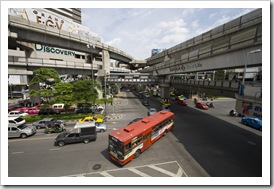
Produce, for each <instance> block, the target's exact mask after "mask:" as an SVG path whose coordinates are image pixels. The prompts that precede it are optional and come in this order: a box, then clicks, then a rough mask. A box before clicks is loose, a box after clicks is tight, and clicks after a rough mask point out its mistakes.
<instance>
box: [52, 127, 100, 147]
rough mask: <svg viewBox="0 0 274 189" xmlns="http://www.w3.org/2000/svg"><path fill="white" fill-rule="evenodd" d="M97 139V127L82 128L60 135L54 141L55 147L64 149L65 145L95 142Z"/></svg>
mask: <svg viewBox="0 0 274 189" xmlns="http://www.w3.org/2000/svg"><path fill="white" fill-rule="evenodd" d="M96 138H97V133H96V127H95V126H94V127H81V128H76V129H72V130H70V131H68V132H64V133H61V134H59V135H58V136H57V137H56V138H55V140H54V146H59V147H62V146H64V145H65V144H73V143H80V142H83V143H84V144H87V143H89V142H90V141H95V140H96Z"/></svg>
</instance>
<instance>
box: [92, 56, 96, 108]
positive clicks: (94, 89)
mask: <svg viewBox="0 0 274 189" xmlns="http://www.w3.org/2000/svg"><path fill="white" fill-rule="evenodd" d="M94 61H95V58H93V61H92V63H91V66H92V70H91V74H92V76H91V77H92V90H93V93H94V98H93V112H94V113H95V88H94V72H93V69H94V66H93V65H94Z"/></svg>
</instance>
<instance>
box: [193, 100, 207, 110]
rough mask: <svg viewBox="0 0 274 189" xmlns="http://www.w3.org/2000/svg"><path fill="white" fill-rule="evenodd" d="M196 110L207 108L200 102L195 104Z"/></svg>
mask: <svg viewBox="0 0 274 189" xmlns="http://www.w3.org/2000/svg"><path fill="white" fill-rule="evenodd" d="M196 108H200V109H203V110H208V106H207V105H206V104H204V103H202V102H197V103H196Z"/></svg>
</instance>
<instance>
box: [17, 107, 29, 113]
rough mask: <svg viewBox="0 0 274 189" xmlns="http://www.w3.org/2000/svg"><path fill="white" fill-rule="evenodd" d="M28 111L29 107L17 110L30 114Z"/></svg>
mask: <svg viewBox="0 0 274 189" xmlns="http://www.w3.org/2000/svg"><path fill="white" fill-rule="evenodd" d="M28 110H29V108H28V107H20V108H17V109H16V111H22V112H24V113H28Z"/></svg>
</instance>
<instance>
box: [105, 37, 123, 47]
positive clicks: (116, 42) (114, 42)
mask: <svg viewBox="0 0 274 189" xmlns="http://www.w3.org/2000/svg"><path fill="white" fill-rule="evenodd" d="M105 43H106V44H108V45H110V46H113V47H120V46H121V43H122V39H121V38H119V37H116V38H114V39H112V40H111V41H106V42H105Z"/></svg>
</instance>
